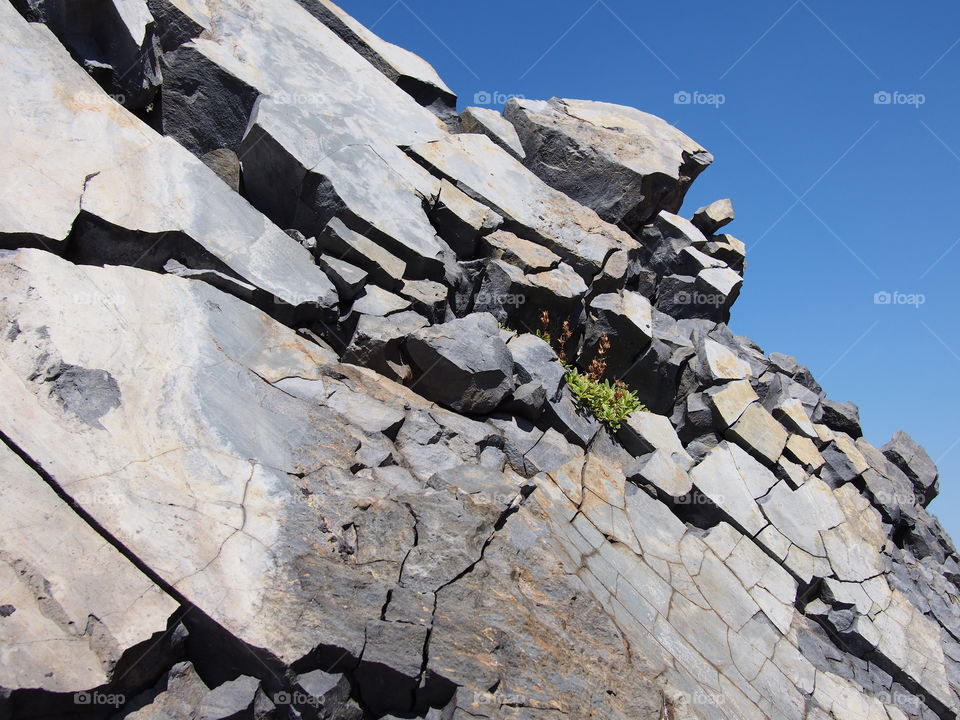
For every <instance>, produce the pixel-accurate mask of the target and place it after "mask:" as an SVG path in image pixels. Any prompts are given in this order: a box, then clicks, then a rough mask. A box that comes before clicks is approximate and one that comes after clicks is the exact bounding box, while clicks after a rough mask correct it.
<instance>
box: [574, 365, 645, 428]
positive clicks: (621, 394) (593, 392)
mask: <svg viewBox="0 0 960 720" xmlns="http://www.w3.org/2000/svg"><path fill="white" fill-rule="evenodd" d="M566 381H567V385H569V386H570V391H571V392H572V393H573V396H574V397H575V398H576V399H577V401H578V402H579V403H580V404H581V405H582V406H583V407H585V408H587V409H588V410H590V412H592V413H593V414H594V416H595V417H596V418H597V420H599V421H600V422H602V423H603V424H604V425H606V426H607V427H608V428H610V429H611V430H613V431H614V432H616V431H617V430H619V429H620V424H621V423H622V422H623V421H624V420H626V419H627V418H628V417H630V415H632V414H633V413H635V412H647V408H645V407H644V406H643V403H641V402H640V400H639V399H638V398H637V394H636V393H635V392H633V391H632V390H630V389H629V388H627V386H626V385H624V384H623V383H622V382H614V383H612V382H610V381H609V380H597V379H595V378H594V377H592V376H591V375H590V374H589V373H583V372H580V371H579V370H577V369H576V368H575V367H572V366H567V375H566Z"/></svg>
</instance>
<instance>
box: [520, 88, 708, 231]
mask: <svg viewBox="0 0 960 720" xmlns="http://www.w3.org/2000/svg"><path fill="white" fill-rule="evenodd" d="M503 112H504V117H506V118H507V119H508V120H509V121H510V122H511V123H513V125H514V127H516V129H517V132H518V133H519V136H520V141H521V143H522V144H523V149H524V151H525V153H526V158H525V159H524V163H525V164H526V166H527V167H529V168H530V169H531V170H532V171H533V172H534V173H535V174H536V175H537V176H538V177H540V178H541V179H543V180H544V181H545V182H546V183H547V184H548V185H550V186H552V187H555V188H557V189H558V190H560V191H561V192H564V193H566V194H567V195H569V196H570V197H572V198H573V199H574V200H576V201H578V202H580V203H582V204H584V205H586V206H587V207H589V208H592V209H593V210H596V211H597V213H598V214H599V215H600V217H602V218H603V219H604V220H606V221H607V222H611V223H623V224H624V225H626V226H627V227H630V228H632V229H639V228H640V227H641V226H643V225H644V224H646V223H647V222H649V221H650V219H651V218H653V217H655V216H656V214H657V213H658V212H659V211H660V210H668V211H670V212H676V211H677V210H678V209H679V208H680V205H681V203H682V202H683V198H684V195H685V194H686V192H687V188H689V186H690V184H691V183H692V182H693V180H694V179H695V178H696V177H697V175H699V174H700V173H701V172H702V171H703V170H704V168H706V167H707V166H708V165H709V164H710V163H711V162H713V156H712V155H710V153H708V152H707V151H706V150H704V149H703V148H702V147H700V146H699V145H698V144H697V143H695V142H694V141H693V140H691V139H690V138H688V137H687V136H686V135H684V134H683V133H682V132H680V131H679V130H677V129H676V128H674V127H673V126H672V125H669V124H667V123H666V122H665V121H663V120H661V119H660V118H657V117H654V116H653V115H648V114H647V113H644V112H641V111H639V110H635V109H634V108H630V107H624V106H622V105H612V104H609V103H600V102H588V101H584V100H561V99H559V98H554V99H552V100H550V101H549V102H540V101H533V100H516V99H515V100H511V101H510V102H509V103H507V106H506V107H505V108H504V111H503Z"/></svg>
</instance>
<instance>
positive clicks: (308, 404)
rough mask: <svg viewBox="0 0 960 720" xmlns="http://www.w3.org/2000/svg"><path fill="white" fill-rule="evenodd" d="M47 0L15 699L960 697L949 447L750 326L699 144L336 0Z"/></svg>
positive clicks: (0, 435) (668, 711)
mask: <svg viewBox="0 0 960 720" xmlns="http://www.w3.org/2000/svg"><path fill="white" fill-rule="evenodd" d="M15 4H16V5H17V7H19V8H20V9H21V10H23V9H24V8H26V10H24V12H26V13H27V14H28V16H29V17H31V18H32V19H35V20H41V21H43V22H45V23H46V26H44V25H42V24H32V25H31V24H28V23H27V22H26V21H25V20H24V18H23V17H22V16H21V15H19V14H18V13H17V12H16V10H14V8H13V7H11V5H0V20H2V21H3V22H0V76H2V77H4V78H5V79H6V80H7V81H8V82H7V84H6V86H7V87H9V88H10V90H9V93H8V94H9V95H10V97H9V98H8V103H7V104H5V105H4V109H0V130H3V131H5V138H6V139H7V140H8V141H9V142H8V144H9V153H8V154H9V156H10V158H9V159H10V160H11V162H9V163H6V164H4V165H3V169H2V170H0V173H2V174H3V178H2V179H3V180H4V183H3V184H2V189H0V243H2V246H3V247H5V248H11V250H2V251H0V346H2V348H0V357H2V358H3V361H2V362H0V395H2V397H3V402H2V403H0V469H2V473H0V474H2V476H3V480H4V482H3V483H2V485H3V486H2V487H0V526H2V527H3V528H4V529H5V530H6V533H5V534H3V536H2V537H0V572H2V573H5V574H4V579H5V582H2V583H0V659H2V662H0V718H3V719H4V720H21V718H23V719H24V720H27V719H28V718H29V719H30V720H35V719H36V718H49V717H78V718H79V717H81V716H82V717H90V718H97V720H99V719H100V718H106V717H108V716H109V717H116V718H140V719H141V720H145V719H146V718H158V719H160V718H163V719H164V720H166V719H167V718H170V719H171V720H172V719H173V718H181V717H191V718H196V719H197V720H199V719H200V718H207V719H209V720H214V719H215V718H216V719H220V720H225V719H226V718H262V719H263V720H266V719H268V718H271V719H275V720H289V718H294V717H303V718H307V719H308V720H310V719H312V718H328V719H329V720H332V719H333V718H338V719H339V720H361V718H368V717H369V718H373V717H382V718H400V717H403V718H417V719H418V720H438V719H439V718H446V719H447V720H467V718H475V717H486V718H491V720H492V719H493V718H516V719H517V720H519V719H520V718H531V719H532V718H547V717H560V716H565V717H570V718H584V717H596V718H609V719H610V720H628V719H629V720H636V719H637V718H651V719H652V718H660V719H662V718H677V719H679V718H683V719H684V720H715V718H737V719H738V720H739V719H740V718H749V719H751V720H752V719H753V718H756V719H757V720H763V719H764V718H777V719H778V720H779V719H780V718H783V719H784V720H829V719H830V718H833V719H834V720H840V719H842V720H846V719H847V718H861V717H862V718H870V719H871V720H872V718H890V719H891V720H901V718H909V720H931V719H932V718H937V719H938V720H948V719H949V718H955V717H956V716H957V714H958V712H960V698H958V695H957V692H958V688H960V610H958V609H957V592H958V590H957V588H958V587H960V557H958V556H957V551H956V549H955V547H954V546H953V543H952V541H951V540H950V539H949V537H947V535H946V533H945V532H944V531H943V528H942V527H941V526H940V524H939V522H938V521H937V520H936V518H934V517H933V516H932V515H930V514H929V513H928V512H927V510H926V509H925V508H926V505H927V504H928V503H929V502H930V500H932V498H933V497H934V495H935V494H936V490H937V487H938V474H937V471H936V468H935V467H934V466H933V463H932V462H931V461H930V459H929V458H928V457H927V455H926V453H925V452H924V451H923V450H922V448H920V447H918V446H917V445H916V444H915V443H914V442H913V441H912V440H910V439H909V437H908V436H906V435H904V434H897V435H896V436H895V437H894V439H893V440H892V441H891V442H890V443H888V444H887V445H885V446H884V447H883V448H881V449H877V448H874V447H873V446H872V445H870V444H869V443H867V442H866V440H865V439H864V438H863V437H861V435H862V432H861V428H860V421H859V415H858V411H857V409H856V407H855V406H854V405H852V404H850V403H838V402H835V401H833V400H831V399H830V398H828V397H827V396H826V394H825V393H824V392H823V390H822V388H821V387H820V385H819V384H818V383H817V382H816V380H815V379H814V378H813V376H812V374H811V373H810V371H809V370H807V369H806V368H804V367H803V366H801V365H799V364H798V362H797V361H796V360H795V359H793V358H791V357H789V356H785V355H780V354H778V353H770V354H766V353H765V352H764V350H763V349H762V348H760V347H759V346H757V345H756V343H753V342H752V341H751V340H749V339H748V338H745V337H741V336H737V335H734V334H733V333H732V332H731V331H730V330H729V328H728V327H727V326H726V324H725V323H726V322H727V321H728V320H729V316H730V308H731V305H732V303H733V302H734V301H735V300H736V297H737V295H738V293H739V292H740V289H741V286H742V285H743V272H744V267H745V262H744V254H745V246H744V244H743V243H741V242H740V241H738V240H736V238H732V237H731V236H728V235H718V234H716V233H717V232H718V231H720V230H722V229H723V227H724V226H725V225H726V223H728V222H729V221H730V220H732V217H733V212H732V205H731V204H730V203H729V201H720V202H718V203H714V204H713V205H710V206H707V207H706V208H702V209H701V210H699V211H698V212H697V213H696V214H695V215H694V219H693V220H692V221H690V220H686V219H684V218H683V217H681V216H679V215H676V214H674V213H676V212H679V206H680V202H681V201H682V199H683V195H684V193H685V192H686V189H687V187H688V186H689V184H690V182H692V180H693V178H694V177H695V176H696V174H697V173H698V172H699V171H700V170H702V169H703V167H705V166H706V164H708V162H709V160H710V157H709V154H707V153H706V151H704V150H702V148H699V146H697V145H696V143H694V142H693V141H691V140H689V138H686V136H684V135H682V134H681V133H680V132H679V131H677V130H675V129H674V128H672V127H670V126H669V125H667V124H666V123H664V122H663V121H660V120H658V119H656V118H653V117H652V116H648V115H646V114H644V113H641V112H640V111H636V110H633V109H630V108H623V107H619V106H612V105H608V104H604V103H588V102H584V101H572V100H556V99H555V100H551V101H549V102H542V103H541V102H536V101H525V100H524V101H516V102H514V103H512V104H511V105H510V106H508V108H507V111H506V115H507V117H506V118H505V117H503V116H501V115H498V114H497V113H495V112H494V111H492V110H484V109H482V108H470V109H468V110H466V111H464V113H463V114H462V116H461V117H460V118H459V119H458V118H456V117H455V116H454V114H453V113H454V112H455V110H454V106H455V99H454V98H453V96H452V93H450V92H449V90H448V89H447V87H446V86H445V85H444V84H443V81H442V80H440V79H439V77H437V76H436V73H435V72H434V71H433V70H432V68H430V67H429V66H427V65H426V64H425V63H423V62H422V61H420V60H419V59H418V58H415V57H414V56H412V55H409V54H407V53H406V52H405V51H400V50H399V49H398V48H396V47H395V46H392V45H390V44H389V43H385V42H384V41H383V40H381V39H380V38H377V37H376V36H375V35H373V34H372V33H371V32H370V31H368V30H367V29H365V28H363V27H362V26H361V25H360V24H359V23H357V22H356V21H355V20H353V19H352V18H350V17H349V16H348V15H346V14H345V13H344V12H343V11H342V10H341V9H339V8H337V7H336V6H335V5H333V4H332V3H330V2H328V1H327V0H263V2H258V3H249V2H246V1H245V0H148V2H147V3H146V5H144V4H143V2H142V0H122V2H121V0H116V2H114V3H110V2H106V0H102V1H101V0H83V1H82V2H79V1H78V2H77V3H74V4H73V5H70V7H69V8H67V7H66V6H65V5H64V4H63V3H61V2H57V1H56V0H22V1H21V0H16V3H15ZM4 8H6V9H4ZM31 8H32V9H31ZM91 8H93V9H97V10H98V12H99V11H100V10H102V11H103V14H102V16H98V17H93V16H92V15H91V13H92V12H93V11H92V10H91ZM30 13H33V14H32V15H31V14H30ZM58 13H59V14H58ZM116 13H119V16H120V21H122V22H120V21H118V20H117V15H116ZM64 17H69V18H73V19H76V20H77V22H76V23H74V24H72V25H69V26H66V25H64V24H63V23H62V20H63V18H64ZM98 22H99V24H98ZM118 23H119V24H118ZM105 33H112V34H113V36H114V40H115V42H116V44H115V45H111V44H110V43H106V44H104V42H103V41H102V40H103V38H104V37H105ZM87 36H89V37H87ZM61 42H62V43H63V45H64V46H66V47H68V48H69V52H68V51H67V50H66V49H65V48H64V47H61V45H60V43H61ZM85 42H86V44H84V43H85ZM131 47H136V48H137V49H138V53H140V54H142V56H143V58H142V63H141V64H136V65H134V66H133V70H131V82H133V83H134V84H135V86H136V87H137V88H141V89H142V90H143V98H142V99H141V100H138V102H140V103H141V104H142V103H144V102H148V98H156V100H157V104H156V105H155V106H154V107H152V108H149V106H147V105H144V106H143V107H140V108H139V109H138V112H139V114H140V115H139V116H140V117H142V118H144V120H143V121H141V120H140V119H138V117H137V116H134V115H132V114H130V113H129V112H128V111H127V110H126V109H124V107H122V105H121V104H118V103H117V102H116V101H115V100H113V99H111V98H109V97H108V96H107V94H105V90H107V91H112V89H113V88H115V87H116V86H117V83H118V82H119V80H118V79H117V78H116V77H115V74H113V73H114V70H113V69H111V68H114V69H115V64H113V65H111V63H114V60H115V58H118V57H121V56H122V55H123V53H126V52H128V51H129V49H130V48H131ZM138 57H139V55H138ZM157 63H159V68H160V70H161V71H162V73H154V74H152V75H151V74H150V72H147V71H148V70H150V68H152V67H154V66H155V65H156V64H157ZM108 65H110V66H111V67H109V68H108V67H107V66H108ZM84 68H85V69H86V71H87V72H85V69H84ZM91 74H92V75H93V79H91V77H90V75H91ZM161 74H162V77H161ZM161 80H162V83H161ZM95 81H96V82H95ZM98 82H99V83H100V84H99V85H98V84H97V83H98ZM137 92H139V90H138V91H137ZM134 94H136V93H134ZM129 107H131V108H132V107H134V106H133V105H130V106H129ZM438 116H439V117H438ZM158 133H162V134H163V135H160V134H158ZM164 135H165V136H166V137H164ZM30 248H32V249H30ZM44 250H46V251H44ZM538 336H539V337H538ZM572 365H576V366H577V367H579V369H580V370H587V366H589V365H593V366H594V368H605V372H604V373H603V375H604V377H603V379H605V380H608V381H611V382H612V381H614V380H618V379H621V380H622V381H623V382H625V383H626V385H627V387H628V388H629V389H631V390H632V391H634V392H635V393H636V395H637V396H638V398H639V399H640V400H641V401H642V402H643V403H644V404H645V405H646V406H647V407H649V408H650V409H651V410H652V411H654V412H635V413H633V414H632V415H630V416H629V417H627V418H625V419H624V420H623V421H622V423H621V424H620V429H619V430H618V431H617V432H616V433H614V432H612V431H611V430H610V429H609V427H608V426H607V425H606V424H605V423H604V422H602V421H601V420H599V419H598V417H599V416H595V415H594V413H593V412H592V411H591V410H590V407H589V403H588V402H587V400H588V399H590V396H587V397H586V398H584V397H581V398H578V397H575V395H574V393H573V392H572V390H571V388H570V387H568V385H567V383H566V378H567V377H568V372H569V370H570V368H571V366H572ZM595 372H597V373H599V370H595ZM591 392H592V393H593V396H592V398H593V399H594V400H598V399H599V400H601V401H602V399H603V398H602V397H601V396H602V395H603V394H605V393H608V392H609V393H610V394H612V397H613V401H614V402H616V401H617V400H618V399H619V400H623V399H624V397H623V395H618V394H617V393H622V392H624V390H623V389H622V388H620V387H619V386H607V385H603V386H600V387H596V388H593V389H592V391H591ZM606 402H610V396H609V395H608V396H607V400H606ZM75 692H76V693H87V694H88V695H87V697H97V698H102V699H103V702H104V703H107V702H108V700H109V702H113V703H114V704H113V705H110V707H109V709H108V708H107V707H106V706H105V705H104V706H100V705H99V704H98V706H97V707H93V708H92V709H91V712H89V713H87V712H86V709H78V705H77V703H76V702H75V698H74V695H73V693H75ZM94 693H100V694H99V695H94ZM111 698H112V700H110V699H111ZM93 704H94V703H93V702H91V705H93Z"/></svg>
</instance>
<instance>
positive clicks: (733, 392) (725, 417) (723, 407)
mask: <svg viewBox="0 0 960 720" xmlns="http://www.w3.org/2000/svg"><path fill="white" fill-rule="evenodd" d="M705 395H706V396H707V400H708V402H709V403H710V404H711V405H712V407H713V410H714V412H715V413H716V414H717V419H718V420H719V421H720V422H721V423H722V425H721V427H722V428H723V429H726V428H728V427H730V426H731V425H733V424H734V423H736V422H737V421H738V420H739V419H740V417H741V416H742V415H743V413H744V411H745V410H746V409H747V408H748V407H749V406H750V405H751V404H752V403H755V402H756V401H757V400H759V398H758V397H757V394H756V393H755V392H754V390H753V388H752V387H751V386H750V383H749V382H747V381H746V380H740V381H736V382H731V383H728V384H726V385H723V386H721V387H718V388H717V389H715V390H709V391H707V392H706V393H705Z"/></svg>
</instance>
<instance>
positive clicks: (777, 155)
mask: <svg viewBox="0 0 960 720" xmlns="http://www.w3.org/2000/svg"><path fill="white" fill-rule="evenodd" d="M341 5H342V6H343V7H344V9H345V10H347V11H348V12H350V13H351V14H353V15H354V16H355V17H357V18H358V19H359V20H360V21H362V22H363V23H365V24H366V25H367V26H368V27H369V26H373V27H374V29H375V31H376V32H377V33H379V34H380V35H381V36H383V37H385V38H386V39H388V40H390V41H392V42H395V43H397V44H399V45H401V46H403V47H406V48H408V49H410V50H412V51H414V52H416V53H418V54H419V55H421V56H423V57H424V58H426V59H427V60H429V61H430V62H431V63H432V64H433V65H434V67H436V69H437V71H438V72H439V73H440V74H441V76H442V77H443V78H444V80H445V81H446V82H447V84H448V85H449V86H450V87H451V88H452V89H453V90H454V91H455V92H456V93H457V94H458V95H459V96H460V105H461V107H465V106H467V105H472V104H475V97H476V98H478V99H479V100H480V101H486V100H487V97H489V98H490V104H495V103H496V101H497V100H499V101H500V103H501V104H502V102H503V96H505V95H511V94H516V95H521V96H524V97H528V98H536V99H546V98H550V97H552V96H559V97H570V98H582V99H589V100H604V101H608V102H614V103H621V104H625V105H632V106H635V107H638V108H640V109H642V110H645V111H647V112H651V113H654V114H656V115H659V116H661V117H663V118H665V119H667V120H668V121H669V122H671V123H673V124H674V125H676V126H677V127H679V128H680V129H681V130H683V131H684V132H686V133H687V134H688V135H690V136H691V137H693V138H695V139H696V140H697V141H698V142H700V143H701V144H702V145H704V146H705V147H706V148H707V149H709V150H710V151H711V152H712V153H713V154H714V155H715V157H716V162H715V163H714V165H713V167H711V168H709V169H708V170H707V171H706V172H705V173H704V174H703V175H701V177H700V179H699V180H698V181H697V182H696V183H695V184H694V186H693V189H692V190H691V192H690V193H689V195H688V196H687V202H686V204H685V205H684V209H683V214H685V215H688V216H689V215H690V214H691V213H692V212H693V211H694V210H696V208H697V207H699V206H700V205H704V204H706V203H708V202H710V201H712V200H715V199H718V198H722V197H731V198H733V201H734V206H735V208H736V212H737V220H736V221H735V222H734V224H733V225H731V226H729V228H728V230H729V231H730V232H731V233H732V234H734V235H736V236H738V237H739V238H741V239H742V240H743V241H744V242H746V243H747V246H748V252H747V260H748V263H749V267H748V269H747V276H746V284H745V286H744V291H743V294H742V295H741V298H740V300H739V301H738V303H737V305H736V306H735V307H734V311H733V320H732V323H731V325H732V327H733V329H734V331H735V332H738V333H741V334H744V335H748V336H750V337H752V338H753V339H754V340H756V341H757V342H758V343H759V344H760V345H761V346H762V347H763V348H764V349H765V350H766V351H767V352H771V351H780V352H785V353H789V354H793V355H797V356H798V358H799V359H800V361H801V362H803V363H805V364H807V365H809V366H810V368H811V369H812V370H813V372H814V374H815V376H816V377H817V378H818V379H819V380H820V382H821V383H822V384H823V386H824V388H825V389H826V390H827V392H828V393H829V394H830V396H831V397H833V398H835V399H837V400H852V401H854V402H856V403H857V404H858V405H859V406H860V409H861V417H862V420H863V426H864V431H865V434H866V436H867V438H868V439H869V440H870V441H871V442H872V443H874V444H875V445H878V446H879V445H881V444H883V443H884V442H886V441H887V440H888V439H889V438H890V436H891V435H892V433H893V432H894V431H895V430H898V429H901V428H902V429H905V430H907V431H908V432H910V433H911V434H912V435H913V437H914V438H915V439H916V440H917V442H919V443H920V444H922V445H924V446H925V447H926V448H927V450H928V451H929V453H930V455H931V457H933V459H934V460H935V461H937V463H938V465H939V467H940V471H941V486H942V491H941V496H940V498H939V499H937V500H936V501H935V502H934V504H933V505H932V506H931V510H932V511H933V512H934V513H935V514H937V515H938V516H939V517H940V520H941V522H943V523H944V525H945V526H946V527H947V529H948V530H950V532H951V534H952V535H953V537H954V538H956V539H957V540H958V541H960V478H958V471H960V423H958V422H957V416H956V414H955V412H954V411H955V409H956V408H957V407H958V405H960V390H958V386H957V383H956V382H955V378H957V376H958V375H960V323H958V322H957V315H958V309H960V302H958V297H957V293H960V283H958V282H957V273H958V270H960V226H958V222H957V220H958V218H960V202H958V200H960V197H958V191H960V122H958V121H957V118H960V87H958V86H960V5H958V4H957V3H956V2H952V1H951V2H948V1H947V0H920V1H919V2H914V3H910V4H909V6H905V5H904V4H903V3H902V2H892V0H872V1H870V2H867V1H866V0H848V1H847V2H843V3H837V2H827V1H826V0H797V2H793V0H766V1H764V2H760V1H759V0H741V1H740V2H737V3H717V2H713V1H711V2H707V0H695V1H687V2H680V3H652V2H637V0H597V1H596V2H595V1H594V0H509V2H508V1H506V0H487V1H486V2H484V3H463V2H456V3H454V2H444V3H440V2H436V0H396V1H395V0H342V2H341ZM682 92H686V93H689V94H691V95H690V96H691V97H693V96H692V94H693V93H694V92H698V93H702V94H703V95H702V96H697V98H696V99H695V101H692V102H690V103H689V104H677V103H676V102H675V95H676V93H682ZM881 92H886V93H889V95H886V96H881V97H880V98H879V99H880V100H881V101H883V100H890V102H888V103H886V104H884V103H883V102H881V103H880V104H878V103H877V102H876V100H875V95H876V94H877V93H881ZM478 93H480V95H479V96H478V95H477V94H478ZM893 93H901V95H896V96H894V95H893ZM484 94H486V95H484ZM710 95H714V96H720V95H722V96H723V97H722V100H723V102H722V104H720V103H719V102H715V103H714V104H713V105H711V104H703V103H708V102H710V101H711V100H713V101H719V100H720V99H721V98H719V97H713V98H711V97H709V96H710ZM920 95H922V97H919V96H920ZM911 96H914V97H911ZM681 99H684V98H683V96H681ZM921 101H922V102H921ZM879 292H888V293H895V292H899V293H902V294H903V296H900V297H897V298H895V299H894V301H893V302H891V303H890V304H876V303H875V299H874V296H875V294H876V293H879ZM909 295H914V296H919V295H922V296H923V297H922V298H909V297H906V296H909ZM920 299H922V300H923V303H922V304H920V303H919V302H914V303H913V304H898V302H899V303H909V302H910V301H911V300H915V301H919V300H920Z"/></svg>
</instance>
